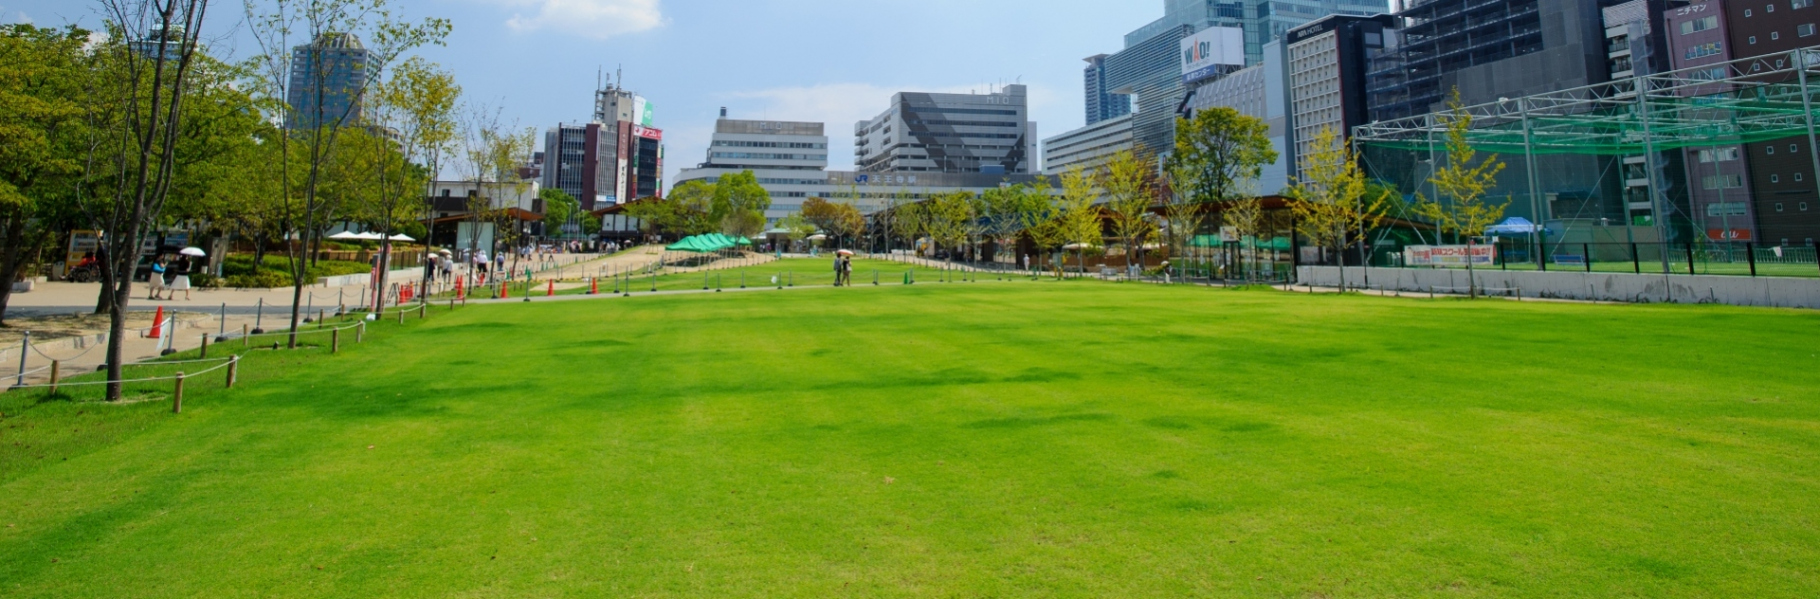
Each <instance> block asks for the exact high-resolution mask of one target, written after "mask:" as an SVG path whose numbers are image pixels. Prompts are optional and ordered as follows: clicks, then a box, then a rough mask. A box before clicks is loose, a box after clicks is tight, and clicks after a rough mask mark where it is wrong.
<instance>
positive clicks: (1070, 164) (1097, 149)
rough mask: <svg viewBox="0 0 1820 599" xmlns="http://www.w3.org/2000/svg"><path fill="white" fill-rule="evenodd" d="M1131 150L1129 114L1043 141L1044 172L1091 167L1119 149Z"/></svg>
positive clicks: (1048, 173)
mask: <svg viewBox="0 0 1820 599" xmlns="http://www.w3.org/2000/svg"><path fill="white" fill-rule="evenodd" d="M1130 149H1132V143H1131V115H1129V114H1127V115H1125V116H1121V117H1118V118H1113V119H1108V120H1104V121H1100V122H1097V123H1094V124H1091V125H1088V126H1086V127H1082V128H1080V129H1075V130H1073V131H1069V132H1067V133H1063V134H1061V135H1057V136H1055V137H1051V138H1049V139H1045V140H1043V173H1044V174H1047V175H1051V176H1055V175H1061V174H1062V173H1066V172H1068V171H1069V170H1070V169H1073V168H1075V167H1079V168H1081V169H1083V170H1092V169H1095V168H1098V167H1099V166H1100V165H1103V164H1105V163H1106V160H1107V159H1108V158H1110V157H1112V155H1113V154H1115V153H1118V152H1119V151H1121V150H1130Z"/></svg>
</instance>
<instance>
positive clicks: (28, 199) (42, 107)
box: [0, 24, 89, 326]
mask: <svg viewBox="0 0 1820 599" xmlns="http://www.w3.org/2000/svg"><path fill="white" fill-rule="evenodd" d="M87 42H88V32H87V31H84V30H82V29H79V28H76V27H73V26H72V27H69V28H66V29H62V30H57V29H41V28H37V27H33V26H31V25H29V24H15V25H5V26H0V230H3V231H4V233H5V239H4V241H3V242H0V326H4V323H5V318H6V306H7V303H8V301H9V300H10V299H11V296H12V291H13V286H12V282H13V281H17V280H19V279H20V278H22V277H24V276H25V274H26V271H27V269H28V268H30V267H32V266H35V265H36V264H37V262H38V261H39V256H40V254H41V253H42V252H43V251H44V250H45V249H46V248H47V247H49V246H50V245H51V244H52V243H54V242H55V239H56V233H57V231H56V230H54V229H53V228H51V227H54V226H55V225H56V224H58V223H60V222H62V221H63V220H64V219H59V218H55V217H54V215H55V214H57V213H60V212H68V211H69V210H68V207H69V205H70V203H71V202H72V201H73V200H74V198H73V196H72V195H71V186H72V185H73V183H74V182H75V181H76V179H77V178H78V177H79V175H80V173H81V172H82V163H81V161H80V160H79V157H80V155H79V154H78V151H79V145H78V142H77V140H78V139H79V136H80V130H81V128H82V127H83V126H84V123H83V120H82V116H83V109H82V95H83V94H82V93H81V87H80V82H81V81H83V80H84V79H85V78H86V76H85V71H86V70H87V69H88V68H89V67H88V65H87V64H86V61H85V59H84V57H83V54H84V52H83V46H84V45H85V44H86V43H87Z"/></svg>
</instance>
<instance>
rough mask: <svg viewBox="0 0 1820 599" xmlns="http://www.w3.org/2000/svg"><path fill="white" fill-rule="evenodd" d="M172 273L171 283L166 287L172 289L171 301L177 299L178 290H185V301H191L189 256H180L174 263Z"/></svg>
mask: <svg viewBox="0 0 1820 599" xmlns="http://www.w3.org/2000/svg"><path fill="white" fill-rule="evenodd" d="M170 274H171V284H170V285H167V286H166V287H167V288H168V289H170V292H171V301H177V292H179V291H182V292H183V301H186V302H187V301H189V300H190V259H189V258H178V259H177V262H176V264H175V265H174V268H172V269H171V273H170Z"/></svg>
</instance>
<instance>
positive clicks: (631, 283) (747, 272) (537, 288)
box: [443, 256, 1030, 298]
mask: <svg viewBox="0 0 1820 599" xmlns="http://www.w3.org/2000/svg"><path fill="white" fill-rule="evenodd" d="M905 273H909V274H910V275H911V277H912V278H911V280H913V281H915V282H917V283H939V282H941V281H942V280H944V278H945V277H955V278H956V280H959V277H962V276H967V277H971V276H973V275H971V274H967V275H962V274H959V273H953V272H950V273H946V274H944V273H943V272H942V270H941V269H939V268H935V267H932V266H925V265H917V264H905V263H903V262H892V261H887V260H873V259H866V258H855V259H854V260H853V283H854V284H855V285H859V286H871V285H872V283H873V281H874V280H876V281H878V284H879V285H881V286H882V285H903V284H904V280H905V278H904V275H905ZM593 275H594V273H586V274H582V275H577V276H574V277H570V278H571V279H582V280H585V277H587V276H593ZM774 276H775V277H777V281H776V282H775V283H774V282H772V279H771V277H774ZM978 276H979V277H980V278H981V280H996V279H997V277H998V275H997V274H994V273H980V274H979V275H978ZM742 277H743V282H744V284H745V285H746V287H748V288H751V287H773V288H775V287H777V286H779V285H783V286H785V287H815V286H832V285H834V258H833V257H832V256H830V257H828V258H825V259H824V258H786V259H783V260H774V261H770V262H764V263H759V264H753V265H751V266H737V265H736V264H725V265H724V266H723V267H716V268H715V269H713V270H710V271H707V272H687V273H678V272H674V270H666V271H663V272H659V273H657V274H656V275H655V276H653V275H652V274H650V273H642V272H640V273H633V274H632V275H631V276H630V277H629V278H621V279H620V283H619V285H618V286H617V287H616V286H615V285H614V276H613V273H608V274H607V275H606V276H605V277H604V278H601V279H600V281H599V282H600V292H601V293H612V292H613V290H614V289H619V290H620V291H630V292H632V293H638V292H641V291H642V292H647V293H648V292H650V291H651V287H652V285H651V284H652V282H653V281H652V279H653V278H655V279H656V281H655V282H656V283H657V290H658V291H690V290H694V291H700V290H702V288H703V286H704V285H705V286H706V287H708V288H710V289H738V288H739V287H740V285H741V282H742ZM1016 278H1017V280H1029V278H1030V277H1016ZM545 285H546V283H545V282H542V281H539V282H536V283H534V284H532V286H531V293H532V295H533V296H543V295H544V294H545V293H546V292H547V288H546V287H545ZM524 289H525V287H524V282H523V281H522V280H520V281H518V282H517V283H516V284H515V286H514V287H513V288H512V297H521V295H520V294H522V293H523V291H524ZM496 292H497V290H496V289H494V288H482V289H481V290H480V291H479V295H478V296H477V297H489V298H490V297H492V296H493V294H494V293H496ZM587 292H588V289H587V288H585V287H583V288H576V289H567V290H559V291H557V295H579V294H586V293H587ZM443 297H447V294H444V296H443Z"/></svg>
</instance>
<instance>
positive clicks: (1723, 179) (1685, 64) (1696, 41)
mask: <svg viewBox="0 0 1820 599" xmlns="http://www.w3.org/2000/svg"><path fill="white" fill-rule="evenodd" d="M1660 14H1661V15H1662V16H1663V18H1664V20H1665V23H1664V24H1665V26H1664V27H1663V28H1662V35H1661V36H1660V37H1662V38H1664V39H1665V41H1666V46H1667V48H1666V50H1667V51H1666V58H1668V60H1669V62H1670V69H1671V70H1682V69H1698V68H1700V67H1708V69H1707V70H1706V71H1704V73H1705V76H1706V77H1708V78H1711V79H1715V80H1717V79H1726V78H1729V77H1730V76H1731V75H1732V73H1731V72H1730V71H1731V68H1730V67H1729V66H1727V64H1726V63H1729V62H1731V60H1732V59H1733V58H1734V56H1733V55H1732V52H1733V47H1732V44H1731V40H1730V39H1727V36H1726V32H1727V31H1728V30H1730V27H1729V26H1728V25H1729V23H1727V22H1726V17H1725V8H1724V3H1723V2H1721V1H1720V0H1713V1H1711V2H1698V3H1695V4H1692V5H1689V6H1686V7H1681V8H1676V9H1675V10H1664V11H1663V12H1662V13H1660ZM1631 45H1632V44H1630V43H1624V44H1614V45H1613V47H1612V60H1613V62H1617V61H1620V60H1622V61H1624V63H1625V64H1626V65H1628V64H1629V62H1630V49H1631ZM1701 87H1702V88H1704V89H1702V88H1694V89H1689V90H1687V92H1686V93H1688V94H1690V95H1711V94H1722V93H1726V92H1729V91H1733V87H1732V86H1731V85H1729V84H1724V83H1714V84H1712V85H1710V86H1701ZM1682 152H1683V156H1684V160H1685V163H1686V164H1687V183H1688V192H1689V193H1690V194H1691V195H1692V196H1693V213H1694V214H1693V218H1694V220H1695V222H1696V223H1698V225H1699V228H1700V229H1702V230H1703V231H1705V233H1706V238H1707V239H1712V240H1724V241H1756V240H1757V239H1759V236H1758V235H1757V217H1756V210H1755V209H1754V208H1755V205H1754V203H1753V202H1751V196H1752V193H1751V186H1750V180H1751V176H1750V167H1749V166H1748V165H1747V164H1746V160H1748V158H1749V153H1748V152H1746V151H1745V148H1744V145H1743V144H1734V145H1725V146H1715V147H1709V148H1687V149H1684V150H1682Z"/></svg>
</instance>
